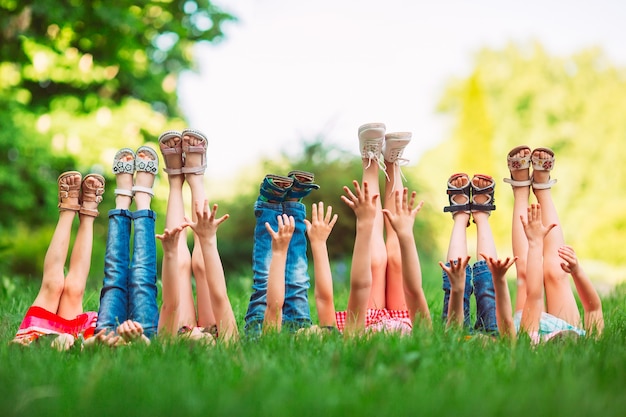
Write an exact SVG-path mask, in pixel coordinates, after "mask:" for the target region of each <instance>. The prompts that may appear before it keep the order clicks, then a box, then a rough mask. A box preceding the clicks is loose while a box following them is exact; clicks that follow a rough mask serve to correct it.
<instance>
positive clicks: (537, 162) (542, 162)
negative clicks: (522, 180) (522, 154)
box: [530, 148, 556, 190]
mask: <svg viewBox="0 0 626 417" xmlns="http://www.w3.org/2000/svg"><path fill="white" fill-rule="evenodd" d="M536 152H545V153H547V154H548V155H550V156H549V157H548V158H544V159H542V158H539V157H538V156H535V153H536ZM530 155H531V156H530V159H531V161H532V164H533V171H552V169H553V168H554V162H555V157H554V151H553V150H552V149H550V148H536V149H533V151H532V152H531V154H530ZM554 184H556V179H549V180H548V182H544V183H538V182H535V179H534V178H532V186H533V189H535V190H547V189H548V188H552V186H553V185H554Z"/></svg>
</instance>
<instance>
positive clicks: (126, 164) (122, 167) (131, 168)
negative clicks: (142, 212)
mask: <svg viewBox="0 0 626 417" xmlns="http://www.w3.org/2000/svg"><path fill="white" fill-rule="evenodd" d="M125 155H132V156H133V158H132V159H130V160H128V161H126V160H123V159H122V158H123V157H124V156H125ZM135 158H136V155H135V152H134V151H133V150H132V149H130V148H122V149H120V150H119V151H117V152H116V154H115V158H113V168H112V170H113V174H115V175H119V174H131V175H132V174H134V173H135ZM113 193H114V194H115V195H125V196H128V197H131V198H132V197H133V192H132V191H131V190H124V189H122V188H116V189H115V190H114V191H113Z"/></svg>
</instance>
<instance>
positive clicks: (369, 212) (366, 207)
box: [341, 180, 380, 220]
mask: <svg viewBox="0 0 626 417" xmlns="http://www.w3.org/2000/svg"><path fill="white" fill-rule="evenodd" d="M352 185H353V186H354V192H352V190H350V188H349V187H347V186H344V187H343V190H344V192H345V193H346V195H342V196H341V200H343V202H344V203H346V204H347V205H348V207H350V208H351V209H352V211H354V214H355V215H356V218H357V220H368V219H369V220H373V219H374V217H376V201H377V200H378V198H379V197H380V195H379V194H374V195H370V192H369V186H368V184H367V182H366V181H363V186H362V187H361V186H360V185H359V182H358V181H356V180H355V181H352Z"/></svg>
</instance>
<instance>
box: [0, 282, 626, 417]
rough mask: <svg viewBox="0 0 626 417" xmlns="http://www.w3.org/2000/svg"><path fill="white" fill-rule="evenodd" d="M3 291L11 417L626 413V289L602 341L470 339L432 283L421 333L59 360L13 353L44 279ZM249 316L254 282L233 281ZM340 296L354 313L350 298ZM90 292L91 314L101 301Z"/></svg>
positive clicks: (6, 408) (142, 350)
mask: <svg viewBox="0 0 626 417" xmlns="http://www.w3.org/2000/svg"><path fill="white" fill-rule="evenodd" d="M1 284H2V285H1V286H0V312H1V313H2V317H3V318H4V319H3V320H2V323H1V324H0V336H1V337H2V341H3V343H2V345H1V346H0V415H2V416H14V415H15V416H26V415H28V416H48V415H49V416H60V415H63V416H66V415H67V416H83V415H84V416H216V415H217V416H219V415H224V416H240V415H259V416H265V415H267V416H282V415H293V416H309V415H310V416H318V415H324V416H325V415H328V416H334V415H337V416H339V415H341V416H343V415H359V416H381V415H389V416H394V417H397V416H404V415H436V416H465V415H467V416H485V415H503V416H524V417H528V416H533V417H534V416H568V417H572V416H596V415H597V416H602V417H607V416H623V415H624V410H625V409H626V395H624V394H625V391H624V387H626V348H625V342H626V337H625V335H626V324H625V323H626V314H625V312H624V305H626V286H624V285H622V286H621V287H618V289H617V290H615V291H614V292H613V293H612V295H610V296H608V297H605V298H604V299H603V301H604V309H605V319H606V332H605V335H604V336H603V337H602V338H601V339H600V340H597V341H596V340H580V341H577V342H572V341H564V342H560V343H554V344H547V345H543V346H539V347H536V348H534V349H533V348H531V347H529V345H528V344H527V343H522V342H521V341H520V343H518V344H516V345H514V346H510V345H508V344H506V343H504V342H501V341H498V342H494V343H483V342H481V340H480V339H472V340H465V339H464V338H463V337H462V335H460V334H455V333H452V332H444V331H443V329H442V328H441V326H439V325H438V324H437V323H438V322H439V321H438V320H437V317H438V316H439V313H440V311H441V301H440V300H439V298H440V290H439V291H437V290H438V286H437V283H436V282H433V283H426V284H425V285H426V286H427V294H429V296H432V299H429V303H430V304H431V310H432V314H433V317H434V318H435V320H434V321H435V323H436V324H435V330H434V331H432V332H429V331H425V330H421V329H417V331H416V333H415V335H413V336H412V337H406V338H401V337H394V336H384V335H374V336H372V337H370V338H367V339H355V340H348V341H345V340H343V339H341V338H340V337H335V336H330V335H329V336H327V337H325V338H323V339H304V338H294V337H292V336H289V335H285V334H280V335H273V336H268V337H265V338H263V339H261V340H258V341H247V340H244V341H242V342H241V343H239V344H238V345H236V346H231V347H225V346H216V347H213V348H205V347H201V346H197V345H189V344H186V343H178V344H171V345H165V344H162V343H160V342H159V341H155V342H154V343H153V344H152V345H150V346H129V347H123V348H118V349H115V350H111V349H108V348H104V347H98V348H95V349H92V350H86V351H83V352H80V351H69V352H57V351H55V350H53V349H51V348H48V347H47V346H45V345H43V344H42V345H39V346H31V347H30V348H21V347H17V346H10V345H8V344H7V343H6V342H8V341H9V340H10V339H11V338H12V337H13V335H14V333H15V331H16V329H17V327H18V325H19V323H20V321H21V319H22V315H23V314H24V312H25V311H26V308H27V307H28V305H29V304H30V302H32V300H33V298H34V294H35V292H36V290H37V286H36V285H35V284H36V283H35V284H26V283H23V282H21V281H13V280H12V281H9V280H7V279H4V280H3V281H2V282H1ZM231 288H232V292H231V297H232V299H233V305H234V307H235V310H236V314H237V317H238V319H241V317H242V316H243V314H244V313H245V308H246V305H247V298H248V294H247V290H246V285H245V284H242V285H232V286H231ZM339 292H341V293H342V294H344V295H343V296H340V297H338V298H339V300H338V301H337V304H338V307H344V306H345V304H342V303H344V300H345V291H342V290H339ZM97 300H98V297H97V293H96V292H95V291H90V292H89V293H88V294H87V296H86V305H87V306H88V307H91V308H94V306H97Z"/></svg>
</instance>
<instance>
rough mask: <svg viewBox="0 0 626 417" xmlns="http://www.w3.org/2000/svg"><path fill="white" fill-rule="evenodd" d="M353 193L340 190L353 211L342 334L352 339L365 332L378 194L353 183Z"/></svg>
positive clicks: (365, 185) (345, 188) (348, 190)
mask: <svg viewBox="0 0 626 417" xmlns="http://www.w3.org/2000/svg"><path fill="white" fill-rule="evenodd" d="M352 185H353V186H354V193H353V192H352V191H351V190H350V188H348V187H343V189H344V192H345V193H346V195H342V196H341V199H342V200H343V202H344V203H346V204H347V205H348V207H350V208H351V209H352V211H354V214H355V215H356V236H355V238H354V250H353V252H352V267H351V269H350V295H349V297H348V311H347V320H346V327H345V330H344V334H346V335H348V336H349V335H352V334H355V333H358V332H360V331H362V330H364V329H365V317H366V315H367V303H368V300H369V297H370V292H371V289H372V270H371V268H370V265H371V257H372V255H371V253H370V250H371V241H372V231H373V227H374V218H375V217H376V201H377V200H378V198H379V197H380V195H379V194H374V195H370V192H369V187H368V185H367V182H365V181H363V187H361V186H360V185H359V182H358V181H353V182H352Z"/></svg>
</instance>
